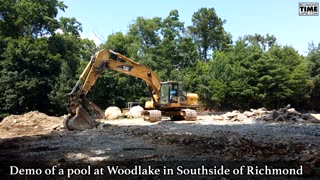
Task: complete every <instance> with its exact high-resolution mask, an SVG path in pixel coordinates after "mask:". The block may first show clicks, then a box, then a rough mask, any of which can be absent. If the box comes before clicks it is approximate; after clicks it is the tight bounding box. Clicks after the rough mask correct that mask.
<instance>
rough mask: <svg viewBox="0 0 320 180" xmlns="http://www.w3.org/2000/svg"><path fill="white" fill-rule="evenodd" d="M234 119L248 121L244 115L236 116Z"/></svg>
mask: <svg viewBox="0 0 320 180" xmlns="http://www.w3.org/2000/svg"><path fill="white" fill-rule="evenodd" d="M236 119H237V120H238V121H245V120H246V119H248V117H247V116H246V115H244V114H238V115H237V117H236Z"/></svg>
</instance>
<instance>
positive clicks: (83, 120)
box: [64, 49, 161, 130]
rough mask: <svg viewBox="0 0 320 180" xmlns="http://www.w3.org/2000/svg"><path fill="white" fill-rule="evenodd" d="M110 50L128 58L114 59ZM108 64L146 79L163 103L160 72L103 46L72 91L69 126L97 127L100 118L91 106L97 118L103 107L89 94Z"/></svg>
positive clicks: (79, 127) (155, 97)
mask: <svg viewBox="0 0 320 180" xmlns="http://www.w3.org/2000/svg"><path fill="white" fill-rule="evenodd" d="M110 53H112V54H114V55H115V56H117V57H118V58H119V59H122V60H124V61H125V62H122V61H119V60H114V59H110V58H109V57H110ZM106 68H107V69H111V70H114V71H118V72H121V73H124V74H128V75H131V76H135V77H138V78H141V79H143V80H144V81H145V82H146V83H147V84H148V85H149V86H150V87H151V88H152V89H153V93H154V94H153V95H152V98H153V102H154V103H155V104H158V103H159V96H160V85H161V84H160V80H159V78H158V76H157V75H156V74H155V73H154V72H153V71H152V70H151V69H149V68H147V67H145V66H143V65H140V64H139V63H137V62H135V61H133V60H131V59H129V58H127V57H125V56H123V55H121V54H119V53H116V52H114V51H111V50H108V49H103V50H101V51H99V52H97V53H96V54H95V56H94V57H93V58H92V59H91V60H90V62H89V63H88V65H87V66H86V68H85V69H84V71H83V73H82V74H81V75H80V77H79V80H78V82H77V83H76V85H75V87H74V88H73V89H72V91H71V93H69V95H68V111H69V116H68V117H67V118H66V119H65V121H64V124H65V127H67V129H69V130H84V129H90V128H94V127H96V126H97V123H96V121H95V120H94V119H93V118H92V115H90V113H89V112H88V111H87V110H90V111H92V112H94V116H95V118H97V119H102V118H103V111H102V110H101V109H100V108H99V107H98V106H97V105H95V104H94V103H93V102H90V101H89V100H88V99H87V98H86V95H87V93H88V92H89V91H90V89H91V88H92V86H93V85H94V84H95V82H96V80H97V79H98V78H99V76H100V75H101V73H103V71H104V70H105V69H106Z"/></svg>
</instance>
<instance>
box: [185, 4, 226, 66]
mask: <svg viewBox="0 0 320 180" xmlns="http://www.w3.org/2000/svg"><path fill="white" fill-rule="evenodd" d="M225 22H226V21H225V20H222V19H221V18H219V17H218V15H217V14H216V12H215V10H214V8H201V9H199V10H198V11H197V12H195V13H194V14H193V16H192V26H189V27H188V29H189V31H190V34H191V36H192V37H193V38H194V40H195V42H196V44H197V47H198V52H199V55H200V58H201V59H204V60H208V53H209V52H210V51H215V50H220V51H221V50H224V49H226V48H228V47H229V46H230V43H231V35H230V34H228V33H227V32H226V31H225V30H224V28H223V24H224V23H225Z"/></svg>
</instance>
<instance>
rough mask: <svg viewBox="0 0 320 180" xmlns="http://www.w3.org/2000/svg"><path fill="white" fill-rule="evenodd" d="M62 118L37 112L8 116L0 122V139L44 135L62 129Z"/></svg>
mask: <svg viewBox="0 0 320 180" xmlns="http://www.w3.org/2000/svg"><path fill="white" fill-rule="evenodd" d="M62 124H63V117H54V116H48V115H46V114H44V113H41V112H38V111H31V112H28V113H25V114H22V115H10V116H7V117H5V118H4V119H3V120H2V121H1V122H0V136H1V137H17V136H24V135H36V134H46V133H48V132H51V131H53V130H57V129H59V128H61V127H63V125H62Z"/></svg>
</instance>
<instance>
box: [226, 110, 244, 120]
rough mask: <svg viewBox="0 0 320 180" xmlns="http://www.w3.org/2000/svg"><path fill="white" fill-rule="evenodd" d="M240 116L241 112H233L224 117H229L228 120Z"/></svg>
mask: <svg viewBox="0 0 320 180" xmlns="http://www.w3.org/2000/svg"><path fill="white" fill-rule="evenodd" d="M238 114H240V112H239V111H236V110H235V111H232V112H227V113H226V114H225V115H224V116H225V117H227V118H228V119H232V118H233V117H235V116H237V115H238Z"/></svg>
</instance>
